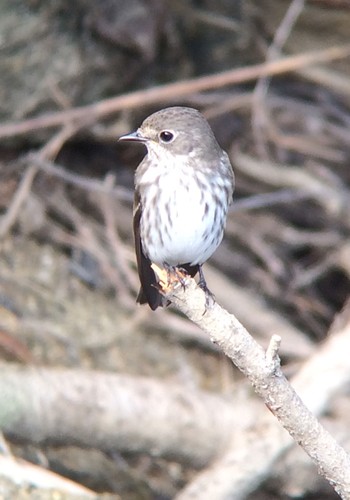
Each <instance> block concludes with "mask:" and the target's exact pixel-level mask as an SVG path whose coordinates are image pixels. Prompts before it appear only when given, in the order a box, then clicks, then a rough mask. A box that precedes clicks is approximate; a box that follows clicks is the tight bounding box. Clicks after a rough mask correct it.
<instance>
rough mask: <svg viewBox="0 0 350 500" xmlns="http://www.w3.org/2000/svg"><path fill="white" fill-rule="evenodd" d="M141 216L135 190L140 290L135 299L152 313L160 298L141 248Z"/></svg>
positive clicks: (159, 303)
mask: <svg viewBox="0 0 350 500" xmlns="http://www.w3.org/2000/svg"><path fill="white" fill-rule="evenodd" d="M141 214H142V205H141V198H140V194H139V192H138V191H137V190H135V198H134V222H133V226H134V239H135V251H136V260H137V270H138V273H139V278H140V282H141V289H140V292H139V295H138V297H137V302H138V303H140V304H145V303H147V302H148V304H149V306H150V308H151V309H152V310H153V311H154V310H155V309H157V307H158V306H160V305H162V297H161V295H160V293H159V291H158V281H157V277H156V275H155V273H154V271H153V269H152V268H151V264H152V262H151V261H150V259H149V258H148V257H146V256H145V254H144V252H143V248H142V241H141V234H140V221H141Z"/></svg>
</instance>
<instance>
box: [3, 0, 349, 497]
mask: <svg viewBox="0 0 350 500" xmlns="http://www.w3.org/2000/svg"><path fill="white" fill-rule="evenodd" d="M349 26H350V2H349V1H348V0H314V1H311V0H310V1H308V2H306V1H305V2H303V1H300V0H299V1H296V0H294V1H292V2H290V1H286V0H259V1H257V0H246V1H242V0H215V1H214V0H187V1H185V0H179V1H170V0H168V1H166V0H102V1H99V2H93V1H90V0H77V1H76V2H68V1H66V0H46V1H44V0H42V1H41V0H3V1H2V2H1V5H0V176H1V177H0V181H1V182H0V259H1V260H0V263H1V264H0V358H1V375H0V408H2V409H0V427H1V428H2V430H3V439H2V444H0V452H1V454H0V494H1V495H2V498H20V499H21V498H23V499H24V498H76V497H77V496H78V497H81V498H85V497H86V498H111V499H117V498H122V499H127V500H129V499H142V500H143V499H147V500H148V499H164V500H165V499H171V498H189V496H186V495H187V494H186V491H187V490H186V488H188V485H191V483H192V482H194V481H196V480H197V479H198V474H199V473H200V471H201V474H205V472H206V467H209V466H210V464H212V463H213V461H214V460H217V459H218V458H219V457H220V456H221V454H222V453H223V452H224V451H225V450H226V449H227V448H229V446H231V444H230V445H229V444H228V441H230V439H231V438H228V436H230V433H231V430H232V429H233V428H236V429H239V432H241V433H244V432H251V431H252V429H254V432H255V431H257V432H258V433H259V432H262V433H263V431H262V430H260V431H259V430H257V429H258V427H259V425H260V423H259V422H260V420H259V418H260V417H261V415H263V418H265V414H266V415H268V411H267V410H266V408H265V406H264V405H263V403H262V402H260V401H258V400H257V399H256V398H255V396H254V395H253V392H252V390H251V388H250V386H249V385H248V383H247V382H246V381H245V380H244V379H243V378H242V376H241V375H240V374H239V372H238V370H236V368H235V367H234V366H233V365H232V364H231V362H230V361H229V360H228V359H226V358H225V356H224V355H223V354H222V353H220V352H219V351H218V349H217V348H216V346H215V345H214V344H212V343H211V342H210V339H209V338H207V336H205V335H204V334H203V333H202V332H201V331H200V330H199V329H198V328H197V327H196V326H194V325H192V324H191V323H190V322H189V321H188V320H187V319H186V318H183V317H182V316H180V315H179V314H178V313H177V312H176V311H175V310H173V309H172V308H171V307H169V308H167V309H164V310H157V311H156V312H152V311H151V310H150V309H149V308H147V307H140V306H138V305H136V304H135V297H136V294H137V290H138V287H139V283H138V278H137V272H136V265H135V256H134V249H133V236H132V202H133V175H134V170H135V168H136V166H137V165H138V163H139V162H140V161H141V159H142V157H143V156H144V154H145V151H144V149H143V148H142V146H135V145H129V144H118V142H117V139H118V137H119V136H120V135H122V134H125V133H127V132H130V131H133V130H135V129H136V128H137V127H138V126H139V125H140V124H141V122H142V120H143V119H144V118H145V117H146V116H148V115H149V114H150V113H152V112H153V111H156V110H158V109H160V108H162V107H166V106H171V105H185V106H192V107H195V108H197V109H199V110H200V111H201V112H202V113H203V114H204V115H205V116H206V117H207V119H208V120H209V122H210V124H211V126H212V128H213V130H214V133H215V135H216V137H217V139H218V142H219V143H220V145H221V146H222V147H223V148H224V149H225V150H226V151H227V152H228V154H229V156H230V158H231V162H232V165H233V167H234V170H235V174H236V190H235V193H234V203H233V205H232V208H231V211H230V214H229V219H228V224H227V231H226V236H225V239H224V241H223V243H222V244H221V246H220V248H219V249H218V250H217V252H216V253H215V254H214V256H213V257H212V258H211V259H210V261H209V262H208V263H207V264H206V265H205V266H204V270H205V274H206V278H207V283H208V285H209V288H210V290H211V291H212V292H213V293H214V294H215V296H216V299H217V301H218V302H219V303H220V304H221V305H222V306H223V307H225V308H227V310H228V311H230V312H232V313H234V314H235V315H236V316H237V317H238V319H239V320H240V321H241V322H242V323H243V324H244V325H245V326H246V327H247V328H248V330H249V331H250V333H251V334H252V335H253V336H254V337H255V338H256V339H257V340H258V342H259V343H260V344H262V345H263V346H264V347H265V348H266V347H267V345H268V343H269V340H270V338H271V335H272V334H279V335H280V336H281V337H282V345H281V350H280V355H281V359H282V367H283V370H284V372H285V373H286V375H287V376H288V377H291V378H292V377H293V376H296V374H297V373H298V370H299V369H300V368H301V367H302V366H303V365H304V364H305V363H307V360H308V359H309V358H310V356H312V355H314V354H315V353H317V351H318V349H319V348H320V346H321V347H322V345H324V343H325V342H327V339H329V336H330V331H333V330H330V329H331V326H332V325H333V328H334V320H335V318H336V316H337V315H338V314H340V313H341V311H342V309H343V316H342V318H343V317H344V314H345V317H347V323H346V324H348V322H349V316H350V315H349V313H348V312H349V307H348V306H346V300H347V298H348V297H349V292H350V239H349V235H350V216H349V208H350V193H349V189H350V168H349V159H350V141H349V137H350V135H349V127H350V85H349V77H350V63H349V55H350V48H349V45H348V44H349ZM307 54H309V55H307ZM302 55H303V56H302ZM297 56H300V57H299V59H298V57H297ZM282 58H284V63H282V62H281V59H282ZM265 61H269V62H270V66H269V67H268V68H267V69H266V68H265V67H264V66H263V64H264V63H265ZM245 67H250V68H251V72H250V73H248V72H245V70H244V68H245ZM264 68H265V69H264ZM220 75H221V77H220ZM204 76H206V77H207V78H206V80H205V81H203V80H200V78H201V77H204ZM176 82H181V85H176ZM344 311H345V313H344ZM343 321H345V320H344V319H343ZM335 378H336V377H335ZM341 381H342V382H341ZM320 389H321V390H322V388H320ZM349 390H350V385H349V384H343V379H342V378H341V377H339V384H338V385H337V384H335V388H334V389H333V392H330V394H329V398H328V399H329V405H328V406H327V408H326V411H325V414H326V416H327V418H328V420H329V422H330V425H331V426H332V425H334V426H335V427H336V428H337V429H338V431H339V433H340V434H341V435H342V436H343V438H344V439H348V432H347V431H346V429H347V428H348V425H349V421H348V420H349V414H350V413H349V403H348V397H347V396H348V393H349ZM328 399H327V401H328ZM257 415H258V416H259V418H258V417H257ZM266 418H267V417H266ZM262 428H263V427H261V429H262ZM234 445H235V444H234V441H232V446H234ZM241 445H242V444H241ZM235 446H236V447H237V448H238V447H239V446H240V444H239V443H238V442H237V443H236V445H235ZM244 446H245V449H246V450H247V445H246V444H245V445H244ZM253 449H254V448H252V450H253ZM293 453H297V452H296V451H295V450H294V449H291V450H290V452H289V454H288V456H284V458H283V463H279V464H278V465H276V463H272V462H271V467H268V470H266V471H265V472H264V474H261V470H260V469H259V467H260V465H259V464H257V466H256V471H257V472H258V470H259V471H260V472H259V474H257V476H255V475H254V473H252V472H251V473H250V474H251V476H250V480H249V481H247V484H248V483H249V487H248V486H246V489H245V490H244V492H243V493H239V494H238V493H237V491H236V493H235V494H234V493H233V492H232V491H231V493H230V494H229V496H227V494H226V496H223V494H222V493H220V492H219V490H218V492H217V494H215V495H213V494H210V496H208V495H207V494H206V492H205V488H204V489H203V490H202V491H200V493H199V494H198V496H197V497H196V498H202V499H206V498H209V499H213V498H218V499H219V498H254V499H258V500H260V499H269V498H278V499H286V498H305V499H311V498H312V499H315V498H317V499H323V498H324V499H332V498H338V496H337V495H336V494H335V493H334V492H333V490H332V489H331V487H330V486H329V485H327V483H326V482H325V481H324V480H322V479H321V478H320V477H319V476H317V473H316V471H315V469H314V468H313V467H311V465H310V464H309V462H308V461H307V459H305V458H304V457H303V455H302V454H301V455H300V456H299V455H298V454H297V455H296V456H294V455H293ZM289 455H290V456H289ZM251 456H254V451H251ZM17 459H21V460H23V461H18V460H17ZM304 460H305V463H306V464H307V465H305V464H304ZM245 461H246V459H245ZM31 464H34V465H35V466H36V467H35V468H33V469H31V467H32V465H31ZM34 465H33V467H34ZM28 468H29V473H28ZM243 469H244V466H243V464H242V470H243ZM25 471H27V472H25ZM51 472H55V473H57V476H55V475H54V474H51ZM301 472H302V473H301ZM240 473H241V472H238V473H237V474H238V476H239V474H240ZM26 474H27V475H26ZM46 474H47V475H46ZM242 474H243V473H242ZM238 476H237V477H238ZM68 479H69V480H72V481H74V484H73V483H70V482H69V481H68ZM56 481H57V482H56ZM60 481H61V482H60ZM232 481H233V482H232V484H233V485H234V484H235V483H234V480H233V479H232ZM75 488H77V490H75ZM80 488H81V489H80ZM232 490H235V486H232ZM58 491H60V493H59V495H61V496H55V495H57V494H58V493H57V492H58ZM239 495H240V496H239ZM191 498H194V497H191Z"/></svg>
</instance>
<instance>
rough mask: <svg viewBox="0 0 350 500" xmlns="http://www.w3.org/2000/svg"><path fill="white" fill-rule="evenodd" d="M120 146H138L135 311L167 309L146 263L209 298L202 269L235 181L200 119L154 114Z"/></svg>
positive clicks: (186, 112) (170, 111) (193, 113)
mask: <svg viewBox="0 0 350 500" xmlns="http://www.w3.org/2000/svg"><path fill="white" fill-rule="evenodd" d="M119 140H121V141H136V142H141V143H143V144H145V146H146V147H147V155H146V156H145V158H144V159H143V160H142V162H141V163H140V165H139V166H138V168H137V170H136V173H135V201H134V237H135V250H136V257H137V266H138V273H139V278H140V282H141V289H140V292H139V295H138V297H137V302H139V303H140V304H145V303H148V304H149V306H150V307H151V309H152V310H155V309H157V307H159V306H165V305H167V304H168V303H169V302H167V301H165V300H164V297H163V296H162V294H161V293H160V291H159V285H158V281H157V277H156V275H155V273H154V271H153V269H152V267H151V265H152V263H154V264H156V265H157V266H159V267H161V268H164V269H166V270H167V271H168V272H170V271H174V270H176V269H180V270H185V271H186V272H187V273H188V274H189V275H191V276H192V277H194V276H195V275H196V274H197V272H199V277H200V279H199V282H198V285H199V286H200V287H201V288H202V289H203V290H204V291H205V293H206V299H207V304H208V303H209V298H210V297H212V294H211V292H210V291H209V290H208V288H207V285H206V282H205V278H204V274H203V271H202V265H203V263H204V262H205V261H206V260H208V259H209V257H210V256H211V255H212V254H213V253H214V251H215V250H216V249H217V247H218V246H219V245H220V243H221V240H222V238H223V234H224V229H225V225H226V218H227V210H228V206H229V204H230V203H231V200H232V194H233V189H234V175H233V170H232V167H231V163H230V160H229V158H228V156H227V154H226V153H225V151H223V150H222V149H221V148H220V146H219V144H218V143H217V141H216V139H215V137H214V134H213V131H212V130H211V128H210V126H209V124H208V122H207V120H206V119H205V118H204V116H203V115H202V114H201V113H200V112H199V111H197V110H196V109H193V108H187V107H180V106H175V107H171V108H165V109H162V110H160V111H157V112H156V113H153V114H152V115H150V116H149V117H148V118H146V119H145V120H144V122H143V123H142V124H141V126H140V128H139V129H138V130H137V131H136V132H133V133H131V134H128V135H124V136H122V137H120V139H119Z"/></svg>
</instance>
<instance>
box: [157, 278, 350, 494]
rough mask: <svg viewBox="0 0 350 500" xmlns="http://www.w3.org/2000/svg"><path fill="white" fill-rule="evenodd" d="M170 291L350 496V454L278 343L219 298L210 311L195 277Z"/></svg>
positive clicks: (337, 486) (324, 471)
mask: <svg viewBox="0 0 350 500" xmlns="http://www.w3.org/2000/svg"><path fill="white" fill-rule="evenodd" d="M165 295H166V297H167V298H168V299H169V300H171V302H172V303H173V305H174V306H175V307H176V308H177V309H179V310H180V311H181V312H182V313H183V314H185V315H186V316H187V317H188V318H189V319H191V320H192V321H193V322H194V323H196V324H197V325H198V326H200V327H201V328H202V329H203V330H204V331H205V332H207V333H208V334H209V335H210V337H211V339H212V341H213V342H215V343H216V344H217V345H219V346H220V348H221V349H222V350H223V352H224V353H225V354H226V355H227V356H228V357H229V358H230V359H231V360H232V361H233V362H234V364H235V365H236V366H237V367H238V368H239V369H240V370H241V371H242V373H244V374H245V375H246V377H247V378H248V379H249V381H250V382H251V384H252V385H253V387H254V389H255V392H256V393H257V394H258V395H259V396H260V397H261V398H262V399H263V400H264V402H265V404H266V406H267V407H268V408H269V409H270V411H271V412H272V413H273V414H274V415H275V416H276V417H277V419H278V420H279V422H280V423H281V424H282V426H283V427H284V429H286V430H287V431H288V433H289V434H290V435H291V436H292V438H293V439H294V440H295V441H296V442H297V443H298V444H300V445H301V447H302V448H303V449H304V450H305V451H306V453H307V454H308V455H309V456H310V458H311V459H312V460H313V462H314V463H315V464H316V465H317V468H318V470H319V472H320V473H321V474H322V475H323V476H324V477H325V478H326V479H327V480H328V481H329V482H330V483H331V484H332V485H333V486H334V488H335V490H336V491H337V492H338V494H339V495H340V496H341V498H343V499H349V498H350V458H349V456H348V455H347V453H346V452H345V450H344V449H343V448H342V447H341V446H339V445H338V444H337V443H336V441H335V440H334V439H333V437H332V436H331V435H330V434H329V433H328V432H327V431H326V430H325V429H324V427H323V426H322V425H321V424H320V423H319V422H318V420H317V419H316V417H315V416H314V415H313V414H312V413H311V412H310V411H309V410H308V408H307V407H306V406H305V404H304V403H303V402H302V400H301V399H300V397H299V396H298V394H297V393H296V392H295V391H294V389H293V388H292V386H291V385H290V383H289V382H288V381H287V379H286V378H285V376H284V375H283V373H282V370H281V367H280V363H279V359H278V356H277V353H276V348H275V347H276V343H275V342H272V346H271V349H270V350H269V349H268V352H267V353H265V352H264V350H263V349H262V348H261V346H260V345H258V344H257V343H256V342H255V340H254V339H253V338H252V337H251V336H250V335H249V333H248V332H247V331H246V329H245V328H244V327H243V326H242V325H241V324H240V322H239V321H238V320H237V319H236V318H235V317H234V316H233V315H231V314H229V313H228V312H227V311H225V310H224V309H222V308H221V307H220V306H219V305H218V304H217V303H216V304H214V306H213V307H212V308H210V309H208V310H207V311H205V295H204V293H203V291H202V290H201V289H200V288H199V287H197V286H196V284H195V281H194V280H193V279H188V280H187V283H186V287H185V289H184V288H183V287H182V286H181V285H180V284H179V283H177V284H174V285H172V287H171V288H168V289H166V293H165ZM284 439H285V438H284ZM194 493H195V492H194ZM179 498H181V496H180V497H179ZM182 498H185V497H182ZM191 498H196V496H195V495H192V496H191Z"/></svg>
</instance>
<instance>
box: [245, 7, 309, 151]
mask: <svg viewBox="0 0 350 500" xmlns="http://www.w3.org/2000/svg"><path fill="white" fill-rule="evenodd" d="M304 4H305V0H293V1H292V2H291V4H290V5H289V7H288V9H287V12H286V14H285V16H284V18H283V19H282V22H281V23H280V25H279V27H278V28H277V30H276V33H275V36H274V38H273V41H272V44H271V45H270V47H269V48H268V51H267V55H266V60H267V61H273V60H274V59H276V58H277V57H278V56H279V55H280V51H281V49H282V47H283V45H284V44H285V43H286V41H287V39H288V37H289V35H290V33H291V30H292V29H293V26H294V24H295V23H296V21H297V19H298V17H299V15H300V14H301V12H302V11H303V9H304ZM270 80H271V75H264V76H261V77H260V78H259V80H258V82H257V84H256V86H255V89H254V92H253V103H254V105H253V113H252V125H253V132H254V136H255V140H256V144H257V147H258V151H259V153H260V156H261V157H263V158H267V151H266V147H265V144H264V139H263V133H262V132H263V127H264V126H265V124H266V122H267V121H268V111H267V108H266V104H265V103H266V96H267V93H268V89H269V85H270Z"/></svg>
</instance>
